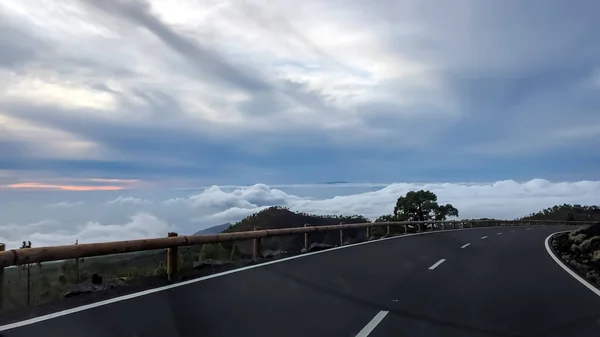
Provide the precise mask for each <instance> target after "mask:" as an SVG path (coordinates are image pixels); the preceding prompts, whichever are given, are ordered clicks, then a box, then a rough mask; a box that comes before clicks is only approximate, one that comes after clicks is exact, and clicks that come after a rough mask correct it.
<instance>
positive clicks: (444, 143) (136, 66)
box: [0, 0, 600, 246]
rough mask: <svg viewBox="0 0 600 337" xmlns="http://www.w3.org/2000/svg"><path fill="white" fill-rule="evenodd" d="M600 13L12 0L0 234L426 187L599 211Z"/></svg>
mask: <svg viewBox="0 0 600 337" xmlns="http://www.w3.org/2000/svg"><path fill="white" fill-rule="evenodd" d="M597 13H600V3H598V2H597V1H592V0H586V1H584V0H581V1H570V2H564V1H558V0H532V1H527V2H523V1H516V0H507V1H486V0H471V1H466V0H457V1H453V2H452V4H450V3H448V2H445V1H441V0H440V1H431V2H426V3H424V2H422V1H418V0H394V1H392V0H381V1H372V2H365V1H358V0H344V1H341V0H306V1H291V0H271V1H249V0H247V1H238V0H223V1H216V0H202V1H186V0H103V1H85V0H64V1H60V2H58V1H45V0H28V1H19V0H4V1H1V2H0V31H2V34H0V50H1V53H0V154H1V155H0V241H4V242H8V243H9V246H10V245H15V244H17V243H18V242H20V240H26V239H31V240H32V241H33V244H34V246H35V245H50V244H52V245H54V244H64V243H70V242H71V241H74V239H75V238H80V241H84V242H97V241H106V240H113V239H119V238H138V237H153V236H163V235H164V234H165V233H166V231H168V230H178V231H181V232H182V233H192V232H195V231H197V230H199V229H202V228H205V227H207V226H210V225H216V224H220V223H223V222H224V221H237V220H239V219H240V218H242V217H243V216H245V215H248V214H250V213H251V212H252V211H256V210H257V209H260V208H261V207H266V206H268V205H275V204H277V205H286V206H288V207H291V208H293V209H297V210H302V211H312V212H316V213H323V212H326V213H336V214H338V213H345V214H349V213H353V212H354V213H356V212H358V213H361V214H364V215H366V216H369V217H377V216H378V215H381V214H382V213H383V214H385V213H389V212H390V211H391V209H390V207H391V208H393V203H394V201H395V199H396V198H397V197H398V196H400V195H398V194H399V193H406V191H408V190H410V189H411V188H422V187H425V186H426V187H429V188H431V189H433V190H436V191H438V195H439V196H440V199H441V200H442V199H443V200H444V201H445V202H451V203H453V204H454V205H455V206H462V209H461V207H458V208H459V211H461V212H460V213H461V217H475V216H496V217H501V218H508V219H510V218H514V217H518V216H522V215H525V214H526V213H529V212H534V211H537V210H539V209H541V208H544V207H548V206H552V205H554V204H556V203H559V204H562V203H564V202H567V203H583V204H586V203H587V204H597V203H598V197H600V189H599V187H598V184H600V182H599V181H600V179H599V175H598V172H600V171H599V169H600V151H598V148H599V145H600V44H598V43H597V39H598V36H600V21H598V20H597ZM333 181H336V182H340V181H342V182H349V183H351V184H323V183H325V182H333ZM390 205H392V206H390ZM249 212H250V213H249Z"/></svg>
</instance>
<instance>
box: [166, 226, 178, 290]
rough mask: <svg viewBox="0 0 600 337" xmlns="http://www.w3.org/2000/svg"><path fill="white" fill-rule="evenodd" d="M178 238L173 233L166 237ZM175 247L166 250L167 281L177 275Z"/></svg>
mask: <svg viewBox="0 0 600 337" xmlns="http://www.w3.org/2000/svg"><path fill="white" fill-rule="evenodd" d="M175 236H178V234H177V233H175V232H169V233H168V234H167V237H170V238H172V237H175ZM177 255H179V254H177V246H175V247H171V248H167V279H168V280H169V281H171V280H172V279H173V275H175V274H176V273H177V263H178V261H177Z"/></svg>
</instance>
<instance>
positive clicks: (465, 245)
mask: <svg viewBox="0 0 600 337" xmlns="http://www.w3.org/2000/svg"><path fill="white" fill-rule="evenodd" d="M469 245H471V244H470V243H465V244H464V245H462V247H460V248H467V247H469Z"/></svg>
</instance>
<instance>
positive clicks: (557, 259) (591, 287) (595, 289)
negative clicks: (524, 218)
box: [545, 231, 600, 296]
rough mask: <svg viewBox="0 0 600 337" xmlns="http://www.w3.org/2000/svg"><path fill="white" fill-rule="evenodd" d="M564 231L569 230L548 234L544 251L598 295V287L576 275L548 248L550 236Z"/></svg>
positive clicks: (599, 291) (599, 293) (599, 294)
mask: <svg viewBox="0 0 600 337" xmlns="http://www.w3.org/2000/svg"><path fill="white" fill-rule="evenodd" d="M566 232H570V231H562V232H556V233H552V234H550V235H548V237H547V238H546V242H545V245H546V251H547V252H548V254H549V255H550V257H552V259H553V260H554V262H556V264H558V265H559V266H561V267H562V269H564V270H565V271H566V272H567V273H569V275H571V276H573V277H574V278H575V279H576V280H577V281H579V282H580V283H581V284H583V285H584V286H586V287H587V288H588V289H589V290H591V291H593V292H594V294H596V295H598V296H600V290H599V289H598V288H596V287H594V286H593V285H592V284H590V283H589V282H588V281H587V280H585V279H584V278H583V277H581V276H579V275H577V273H575V272H574V271H572V270H571V268H569V267H567V265H566V264H565V263H564V262H563V261H562V260H561V259H560V258H559V257H558V256H556V255H555V254H554V252H552V249H551V248H550V238H552V236H554V235H555V234H560V233H566Z"/></svg>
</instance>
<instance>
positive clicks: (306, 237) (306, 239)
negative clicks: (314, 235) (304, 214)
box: [304, 223, 308, 252]
mask: <svg viewBox="0 0 600 337" xmlns="http://www.w3.org/2000/svg"><path fill="white" fill-rule="evenodd" d="M306 227H308V224H307V223H305V224H304V228H306ZM304 251H305V252H308V233H304Z"/></svg>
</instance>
